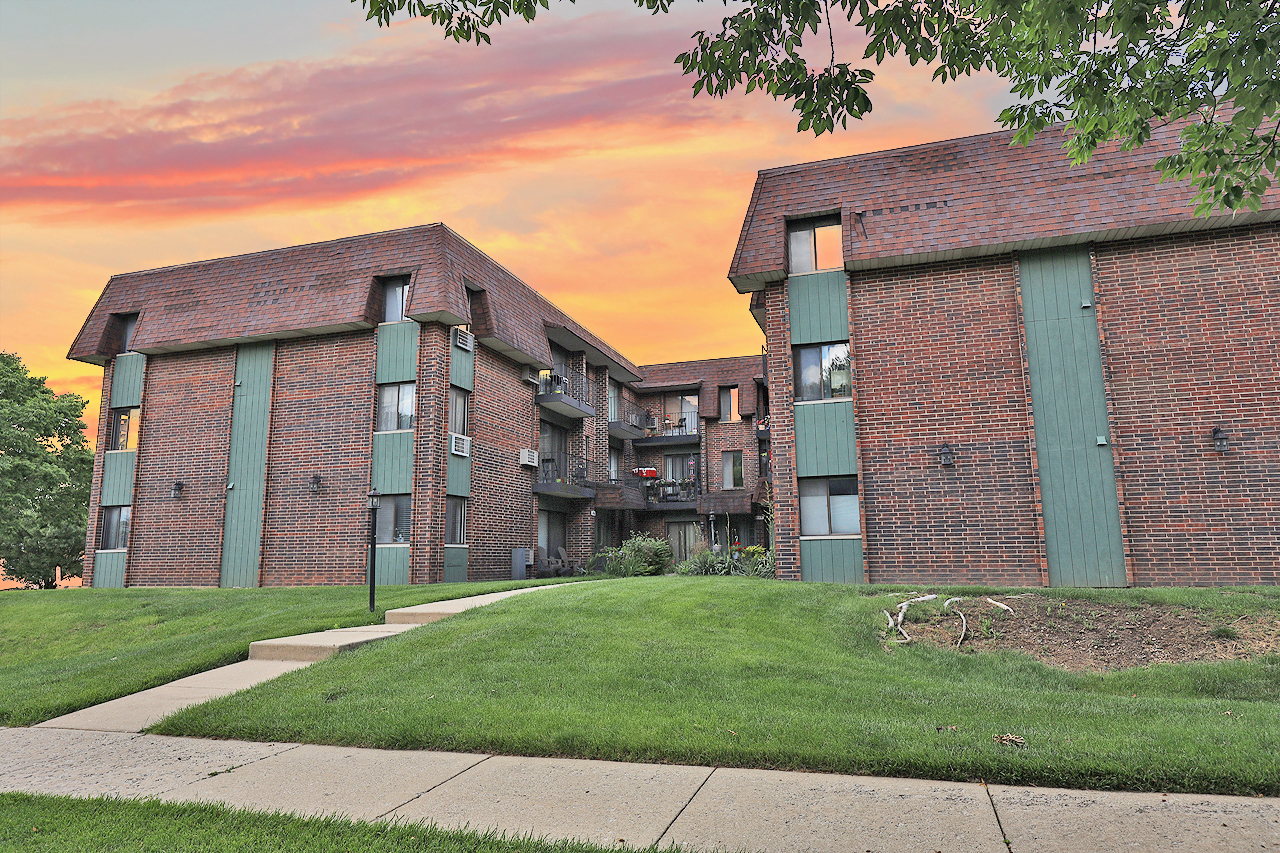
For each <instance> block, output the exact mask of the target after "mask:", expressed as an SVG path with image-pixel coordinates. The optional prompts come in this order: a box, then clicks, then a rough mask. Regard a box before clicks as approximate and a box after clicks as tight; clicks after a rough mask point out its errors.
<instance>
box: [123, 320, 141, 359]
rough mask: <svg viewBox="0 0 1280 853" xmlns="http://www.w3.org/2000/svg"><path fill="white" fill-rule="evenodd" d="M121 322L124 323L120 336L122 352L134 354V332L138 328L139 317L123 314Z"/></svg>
mask: <svg viewBox="0 0 1280 853" xmlns="http://www.w3.org/2000/svg"><path fill="white" fill-rule="evenodd" d="M120 321H121V322H122V323H124V328H123V329H122V330H121V334H120V352H133V330H134V329H135V328H137V326H138V315H137V314H123V315H121V317H120Z"/></svg>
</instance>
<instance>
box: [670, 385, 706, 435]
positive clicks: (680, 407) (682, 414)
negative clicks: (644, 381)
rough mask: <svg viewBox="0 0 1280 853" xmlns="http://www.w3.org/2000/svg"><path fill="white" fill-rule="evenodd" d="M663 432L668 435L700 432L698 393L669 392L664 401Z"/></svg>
mask: <svg viewBox="0 0 1280 853" xmlns="http://www.w3.org/2000/svg"><path fill="white" fill-rule="evenodd" d="M662 407H663V408H662V415H663V424H662V428H663V432H664V433H666V434H667V435H697V434H698V395H697V394H667V395H666V396H665V397H664V398H663V401H662Z"/></svg>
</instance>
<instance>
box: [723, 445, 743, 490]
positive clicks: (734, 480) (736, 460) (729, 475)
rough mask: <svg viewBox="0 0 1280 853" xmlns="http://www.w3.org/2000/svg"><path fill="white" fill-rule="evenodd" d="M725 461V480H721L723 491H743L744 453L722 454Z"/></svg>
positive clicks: (737, 451)
mask: <svg viewBox="0 0 1280 853" xmlns="http://www.w3.org/2000/svg"><path fill="white" fill-rule="evenodd" d="M721 459H722V460H723V461H724V479H723V480H721V481H720V482H721V484H722V485H721V486H720V488H722V489H741V488H742V484H743V474H742V451H741V450H726V451H724V453H723V454H721Z"/></svg>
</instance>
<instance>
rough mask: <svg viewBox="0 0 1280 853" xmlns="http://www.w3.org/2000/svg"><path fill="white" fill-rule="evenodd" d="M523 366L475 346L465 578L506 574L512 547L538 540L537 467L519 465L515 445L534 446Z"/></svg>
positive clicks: (505, 576)
mask: <svg viewBox="0 0 1280 853" xmlns="http://www.w3.org/2000/svg"><path fill="white" fill-rule="evenodd" d="M523 369H524V366H523V365H521V364H517V363H516V362H514V361H511V360H510V359H508V358H506V357H505V356H502V355H499V354H498V353H495V352H493V351H492V350H490V349H488V348H487V347H485V346H478V347H476V373H475V392H474V393H473V394H472V395H471V436H472V439H471V498H470V499H469V500H468V502H467V509H468V513H469V517H468V519H467V539H468V543H469V544H470V553H469V559H470V565H469V570H468V576H469V579H470V580H501V579H509V578H510V577H511V549H512V548H534V547H537V544H538V510H537V506H536V504H535V502H534V498H533V481H534V478H535V476H536V475H537V469H535V468H525V467H521V465H520V451H521V450H522V449H527V448H536V447H537V446H538V426H537V423H538V422H537V413H536V412H535V411H534V410H535V408H536V406H535V404H534V402H533V396H534V392H535V391H536V389H535V388H534V386H532V385H530V384H528V383H527V382H524V381H523V380H522V378H521V376H522V374H523ZM441 510H442V511H443V505H442V507H441Z"/></svg>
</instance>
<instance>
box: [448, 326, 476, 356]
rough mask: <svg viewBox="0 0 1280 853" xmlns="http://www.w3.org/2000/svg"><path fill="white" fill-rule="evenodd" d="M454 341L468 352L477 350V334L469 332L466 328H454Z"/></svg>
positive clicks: (459, 347)
mask: <svg viewBox="0 0 1280 853" xmlns="http://www.w3.org/2000/svg"><path fill="white" fill-rule="evenodd" d="M453 343H454V344H455V345H456V346H457V347H458V349H464V350H466V351H467V352H475V348H476V336H475V335H473V334H471V333H470V332H468V331H467V330H466V329H462V328H455V329H454V330H453Z"/></svg>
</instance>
